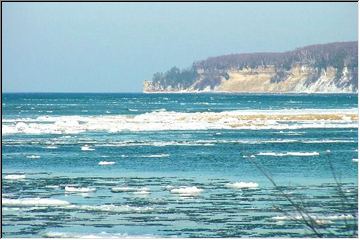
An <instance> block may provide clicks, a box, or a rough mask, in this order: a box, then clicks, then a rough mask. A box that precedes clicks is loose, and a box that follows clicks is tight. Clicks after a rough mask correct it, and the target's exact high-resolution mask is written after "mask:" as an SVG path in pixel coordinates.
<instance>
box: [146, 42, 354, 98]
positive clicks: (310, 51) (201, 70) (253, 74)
mask: <svg viewBox="0 0 360 240" xmlns="http://www.w3.org/2000/svg"><path fill="white" fill-rule="evenodd" d="M357 68H358V67H357V42H346V43H330V44H323V45H313V46H308V47H304V48H299V49H296V50H294V51H290V52H285V53H254V54H233V55H227V56H220V57H215V58H209V59H207V60H204V61H200V62H196V63H194V64H193V66H192V67H191V68H189V69H185V70H180V69H178V68H176V67H174V68H172V69H171V70H169V71H167V72H166V73H156V74H155V75H154V77H153V80H152V81H145V82H144V92H255V93H261V92H264V93H302V92H306V93H317V92H319V93H320V92H321V93H355V92H357V91H358V77H357V71H358V69H357Z"/></svg>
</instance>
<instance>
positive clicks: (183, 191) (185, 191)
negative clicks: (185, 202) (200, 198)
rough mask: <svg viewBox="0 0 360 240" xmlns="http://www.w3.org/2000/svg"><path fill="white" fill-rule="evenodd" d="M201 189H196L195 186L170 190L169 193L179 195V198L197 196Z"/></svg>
mask: <svg viewBox="0 0 360 240" xmlns="http://www.w3.org/2000/svg"><path fill="white" fill-rule="evenodd" d="M203 191H204V190H203V189H200V188H197V187H195V186H193V187H186V186H183V187H179V188H173V189H171V190H170V192H171V193H174V194H179V195H180V196H197V195H199V194H200V193H201V192H203Z"/></svg>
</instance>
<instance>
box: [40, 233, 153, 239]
mask: <svg viewBox="0 0 360 240" xmlns="http://www.w3.org/2000/svg"><path fill="white" fill-rule="evenodd" d="M43 237H46V238H85V239H92V238H94V239H98V238H100V239H124V238H130V239H133V238H135V239H145V238H154V236H153V235H141V236H138V235H128V234H126V233H124V234H120V233H116V234H112V233H107V232H101V233H94V234H78V233H68V232H46V233H44V234H43Z"/></svg>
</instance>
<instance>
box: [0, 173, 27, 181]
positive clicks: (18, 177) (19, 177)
mask: <svg viewBox="0 0 360 240" xmlns="http://www.w3.org/2000/svg"><path fill="white" fill-rule="evenodd" d="M25 178H26V176H25V175H23V174H14V175H6V176H5V177H4V179H6V180H23V179H25Z"/></svg>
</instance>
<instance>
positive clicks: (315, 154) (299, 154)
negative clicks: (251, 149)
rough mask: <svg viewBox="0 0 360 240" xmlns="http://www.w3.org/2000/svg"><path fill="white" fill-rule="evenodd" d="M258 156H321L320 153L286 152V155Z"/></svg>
mask: <svg viewBox="0 0 360 240" xmlns="http://www.w3.org/2000/svg"><path fill="white" fill-rule="evenodd" d="M257 155H258V156H275V157H283V156H303V157H305V156H319V155H320V154H319V153H318V152H286V153H275V152H260V153H258V154H257Z"/></svg>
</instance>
